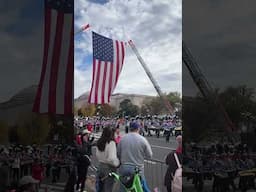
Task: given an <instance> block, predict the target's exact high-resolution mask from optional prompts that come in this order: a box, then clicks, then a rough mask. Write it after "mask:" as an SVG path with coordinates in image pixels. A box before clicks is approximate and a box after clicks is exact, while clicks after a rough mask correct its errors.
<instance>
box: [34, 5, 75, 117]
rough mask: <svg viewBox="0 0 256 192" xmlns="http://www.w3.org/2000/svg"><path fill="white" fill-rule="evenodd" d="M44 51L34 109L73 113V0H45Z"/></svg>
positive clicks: (37, 110) (44, 111)
mask: <svg viewBox="0 0 256 192" xmlns="http://www.w3.org/2000/svg"><path fill="white" fill-rule="evenodd" d="M44 23H45V26H44V54H43V65H42V70H41V78H40V82H39V85H38V90H37V95H36V98H35V101H34V106H33V111H34V112H37V113H50V114H73V94H74V91H73V82H74V39H73V37H74V0H45V21H44Z"/></svg>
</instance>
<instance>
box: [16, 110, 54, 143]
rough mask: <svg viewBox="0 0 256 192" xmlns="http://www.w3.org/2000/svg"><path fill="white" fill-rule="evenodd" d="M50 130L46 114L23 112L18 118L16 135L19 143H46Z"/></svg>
mask: <svg viewBox="0 0 256 192" xmlns="http://www.w3.org/2000/svg"><path fill="white" fill-rule="evenodd" d="M49 131H50V127H49V118H48V116H47V115H38V114H33V113H27V114H23V115H21V116H20V118H19V124H18V129H17V135H18V138H19V141H20V143H21V144H24V145H28V144H32V143H36V144H43V143H46V141H47V138H48V133H49Z"/></svg>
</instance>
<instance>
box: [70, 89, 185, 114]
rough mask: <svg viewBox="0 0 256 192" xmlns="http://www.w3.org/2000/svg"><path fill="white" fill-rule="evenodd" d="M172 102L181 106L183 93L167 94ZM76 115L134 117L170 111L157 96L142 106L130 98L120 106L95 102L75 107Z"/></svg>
mask: <svg viewBox="0 0 256 192" xmlns="http://www.w3.org/2000/svg"><path fill="white" fill-rule="evenodd" d="M165 96H166V97H167V99H168V101H169V102H170V104H171V105H172V106H174V107H180V106H181V95H180V93H178V92H170V93H168V94H165ZM74 113H75V115H79V116H105V117H113V116H131V117H134V116H136V115H161V114H168V113H169V112H168V111H167V110H166V108H165V106H164V103H163V101H162V99H161V98H160V97H159V96H157V97H154V98H153V99H145V100H144V101H143V104H142V106H141V107H139V106H137V105H134V104H133V103H132V101H131V100H130V99H124V100H123V101H122V102H121V103H120V105H119V108H118V109H116V108H115V107H113V106H111V105H109V104H103V105H94V104H86V105H83V106H82V107H81V108H75V109H74Z"/></svg>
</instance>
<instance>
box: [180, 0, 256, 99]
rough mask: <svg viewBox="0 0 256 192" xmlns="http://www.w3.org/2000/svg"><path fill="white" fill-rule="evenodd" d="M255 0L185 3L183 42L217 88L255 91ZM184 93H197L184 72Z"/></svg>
mask: <svg viewBox="0 0 256 192" xmlns="http://www.w3.org/2000/svg"><path fill="white" fill-rule="evenodd" d="M255 7H256V1H249V0H245V1H240V0H227V1H220V0H216V1H212V0H193V1H184V3H183V5H182V8H183V10H182V11H183V15H182V21H183V40H184V41H185V42H186V44H187V45H188V47H189V48H190V50H191V52H192V54H193V55H194V57H195V58H196V60H197V61H198V64H199V66H200V68H201V70H202V72H203V73H204V75H205V76H206V78H207V79H208V81H209V82H210V84H211V85H212V87H214V88H220V89H223V88H225V87H227V86H239V85H247V86H248V87H251V88H256V81H255V71H256V65H255V62H256V56H255V49H256V36H255V33H256V25H255V16H256V12H255ZM182 86H183V88H182V94H183V95H194V94H196V93H197V92H198V89H197V88H196V87H195V85H194V83H193V82H192V79H191V77H190V76H189V75H188V71H187V69H186V67H183V69H182Z"/></svg>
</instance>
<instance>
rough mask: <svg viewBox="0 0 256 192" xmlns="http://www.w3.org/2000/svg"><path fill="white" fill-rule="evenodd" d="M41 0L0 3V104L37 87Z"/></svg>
mask: <svg viewBox="0 0 256 192" xmlns="http://www.w3.org/2000/svg"><path fill="white" fill-rule="evenodd" d="M43 15H44V1H34V0H23V1H20V0H12V1H8V0H4V1H1V3H0V20H1V25H0V36H1V40H0V41H1V42H0V50H1V51H0V58H1V69H0V102H4V101H7V100H9V99H10V97H12V96H13V95H14V94H16V93H17V92H19V91H20V90H22V89H24V88H26V87H28V86H31V85H36V84H37V83H38V81H39V78H40V73H41V65H42V55H43V54H42V53H43V51H42V50H43Z"/></svg>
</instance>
